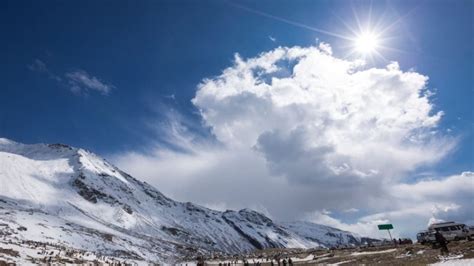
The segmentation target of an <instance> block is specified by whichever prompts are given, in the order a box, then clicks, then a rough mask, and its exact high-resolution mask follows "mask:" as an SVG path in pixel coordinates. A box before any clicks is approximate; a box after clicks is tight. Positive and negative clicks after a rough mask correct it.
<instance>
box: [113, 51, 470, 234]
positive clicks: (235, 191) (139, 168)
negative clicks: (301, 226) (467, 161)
mask: <svg viewBox="0 0 474 266" xmlns="http://www.w3.org/2000/svg"><path fill="white" fill-rule="evenodd" d="M430 96H431V93H430V92H429V90H428V77H426V76H424V75H422V74H419V73H416V72H413V71H408V72H405V71H403V70H401V69H400V67H399V66H398V64H397V63H396V62H392V63H390V64H389V65H387V66H386V67H385V68H370V67H366V66H365V65H364V64H363V62H362V61H359V60H358V61H348V60H342V59H339V58H336V57H334V56H333V55H332V50H331V47H330V46H329V45H328V44H325V43H324V44H323V43H321V44H320V45H319V47H308V48H302V47H292V48H284V47H280V48H277V49H274V50H272V51H269V52H265V53H262V54H260V55H258V56H256V57H254V58H249V59H244V58H241V57H240V56H239V55H236V56H235V63H234V65H232V66H231V67H228V68H227V69H225V70H223V72H222V73H221V74H220V75H218V76H215V77H212V78H207V79H204V80H203V81H202V82H201V83H200V84H199V85H198V87H197V91H196V95H195V97H194V98H193V100H192V102H193V104H194V105H195V106H196V108H197V109H198V110H199V113H200V115H201V118H202V123H203V124H204V126H205V127H207V128H208V129H209V130H210V132H211V135H212V137H213V140H209V139H196V137H195V136H194V135H193V133H192V131H189V130H185V128H186V126H184V127H183V126H180V125H182V123H181V122H180V119H177V118H176V117H174V118H173V119H171V121H174V122H173V123H170V124H169V125H168V127H167V132H169V134H167V135H166V138H167V139H168V142H169V143H174V144H175V145H176V144H177V143H178V145H179V146H180V149H170V148H167V147H165V146H163V145H159V144H155V145H151V147H152V148H150V150H149V151H148V152H147V153H136V152H129V153H125V154H120V155H116V156H115V161H116V162H117V164H118V165H119V166H120V167H123V168H124V169H126V170H128V171H130V172H131V173H132V174H134V175H136V176H138V177H141V178H145V179H146V180H147V181H149V182H150V183H152V184H154V185H155V186H156V187H158V188H159V189H160V190H162V191H163V192H164V193H166V194H169V195H171V196H174V197H175V198H177V199H179V200H190V201H195V202H198V203H201V204H207V205H208V206H212V205H217V206H221V207H222V206H225V207H226V208H241V207H250V206H263V207H264V208H265V210H267V211H268V213H271V214H272V216H273V217H274V218H277V219H283V220H294V219H299V218H302V217H305V218H306V219H311V220H313V221H319V222H322V221H323V220H324V219H327V223H330V222H334V223H335V224H333V226H336V227H341V228H343V229H351V230H352V231H356V232H360V233H369V231H367V230H366V228H369V227H370V226H372V227H374V223H377V222H380V221H385V220H389V219H391V218H392V217H398V216H396V215H397V211H400V210H403V209H404V208H406V206H409V205H404V202H405V201H406V199H405V198H403V197H401V196H400V195H409V194H410V195H411V194H413V190H416V191H417V192H420V193H418V194H421V195H418V196H416V197H419V199H416V198H413V197H415V196H413V197H412V196H410V197H409V198H410V199H411V201H409V202H418V203H419V206H420V207H419V209H416V210H415V209H413V212H415V211H417V210H425V209H426V208H428V206H434V205H433V203H437V204H438V205H436V206H446V204H459V205H460V206H463V205H462V204H464V202H462V203H459V202H457V201H456V200H457V199H458V198H453V197H452V196H453V194H454V193H457V192H458V188H457V187H456V188H455V189H454V190H450V191H446V193H447V196H446V199H445V200H442V201H441V200H438V199H436V200H434V198H433V197H431V194H429V193H431V192H428V191H424V190H423V189H422V188H420V187H417V186H416V185H410V184H409V183H408V181H409V180H408V178H407V177H408V176H409V175H410V174H411V173H414V172H415V171H416V170H417V169H418V168H419V167H420V166H425V167H429V166H430V165H432V164H433V163H436V162H438V161H440V160H441V159H442V158H444V157H445V156H446V155H447V154H449V153H450V152H451V151H452V150H453V148H454V147H455V145H456V139H452V138H449V137H447V136H444V135H443V134H442V132H439V131H438V130H437V125H438V123H439V121H440V119H441V118H442V116H443V112H442V111H435V110H434V106H433V103H432V102H431V101H430ZM215 140H216V141H215ZM424 182H427V181H424ZM417 185H418V186H422V185H420V183H417ZM434 186H436V185H434ZM393 191H397V192H398V194H397V193H394V192H393ZM410 191H411V192H410ZM407 197H408V196H407ZM216 199H218V200H220V201H221V202H222V203H221V202H216ZM355 208H357V209H358V210H363V211H364V212H363V213H375V214H373V215H375V216H371V215H366V216H364V217H362V218H361V220H360V221H359V222H358V223H357V224H356V225H351V224H345V223H343V222H341V221H339V220H338V219H335V218H333V217H331V216H330V215H331V214H330V213H329V212H328V211H323V210H331V211H332V210H334V211H336V212H337V211H339V212H344V210H351V211H352V212H356V211H355ZM315 210H316V211H315ZM317 210H321V211H317ZM424 213H425V212H424ZM310 214H311V215H312V216H311V215H310ZM377 214H379V215H378V216H377ZM382 214H385V216H384V215H382ZM401 216H403V215H401ZM425 216H426V215H425ZM425 216H423V217H424V218H427V219H428V218H429V217H428V216H426V217H425ZM308 217H309V218H308ZM337 222H338V223H339V224H337ZM423 223H424V224H426V223H427V221H423ZM367 224H368V225H367ZM346 225H347V226H350V227H347V226H346ZM367 226H368V227H367ZM364 228H365V229H364ZM364 230H365V231H364ZM370 233H373V230H371V231H370Z"/></svg>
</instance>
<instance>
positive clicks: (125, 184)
mask: <svg viewBox="0 0 474 266" xmlns="http://www.w3.org/2000/svg"><path fill="white" fill-rule="evenodd" d="M0 151H1V152H0V224H6V225H7V227H6V228H7V229H8V230H10V231H13V232H17V229H16V228H20V227H21V228H27V229H26V230H22V231H21V232H17V233H16V234H15V237H17V238H16V239H20V240H28V241H37V242H48V243H56V244H58V245H59V244H61V245H66V246H68V247H75V248H81V249H85V250H89V251H96V252H101V253H110V254H115V252H117V250H120V251H122V253H121V254H126V256H129V257H133V258H141V259H143V260H148V261H156V262H173V261H175V260H176V259H179V258H183V257H186V256H190V255H193V256H194V255H197V254H205V253H208V254H210V253H213V252H220V253H226V254H235V253H242V252H248V251H251V250H254V249H263V248H272V247H273V248H280V247H289V248H311V247H316V246H331V245H334V243H337V244H338V245H341V244H347V245H355V244H357V239H355V238H354V237H351V236H352V235H351V233H348V232H342V231H340V232H332V231H329V230H330V229H325V228H323V227H318V228H317V229H318V230H315V229H314V228H311V225H310V224H305V228H304V230H302V229H301V230H298V229H299V228H302V227H301V226H298V225H297V224H295V226H293V227H292V226H286V225H284V224H282V223H279V222H277V221H273V220H271V219H270V218H268V217H266V216H265V215H263V214H261V213H259V212H257V211H254V210H251V209H242V210H240V211H226V212H220V211H215V210H210V209H208V208H205V207H201V206H199V205H196V204H193V203H181V202H177V201H174V200H172V199H169V198H167V197H165V196H164V195H163V194H161V193H160V192H159V191H158V190H157V189H155V188H154V187H152V186H151V185H148V184H146V183H145V182H141V181H139V180H137V179H135V178H133V177H132V176H130V175H128V174H126V173H125V172H123V171H121V170H120V169H119V168H117V167H116V166H114V165H112V164H111V163H109V162H107V161H106V160H105V159H103V158H101V157H99V156H98V155H96V154H94V153H92V152H89V151H86V150H84V149H80V148H74V147H71V146H69V145H65V144H21V143H16V142H14V141H11V140H8V139H0ZM314 226H315V227H317V225H314ZM2 228H5V227H0V234H2V230H4V229H2ZM10 231H9V232H10ZM321 232H322V233H321ZM324 233H328V234H324ZM4 235H5V234H4ZM321 236H323V237H322V238H321V239H319V238H318V237H321ZM14 239H15V238H13V239H12V241H14Z"/></svg>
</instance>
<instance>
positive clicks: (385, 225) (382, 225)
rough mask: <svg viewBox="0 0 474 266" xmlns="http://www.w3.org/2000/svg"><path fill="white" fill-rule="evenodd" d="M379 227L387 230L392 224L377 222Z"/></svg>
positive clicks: (391, 227)
mask: <svg viewBox="0 0 474 266" xmlns="http://www.w3.org/2000/svg"><path fill="white" fill-rule="evenodd" d="M377 226H378V227H379V230H389V229H393V225H392V224H379V225H377Z"/></svg>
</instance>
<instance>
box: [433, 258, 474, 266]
mask: <svg viewBox="0 0 474 266" xmlns="http://www.w3.org/2000/svg"><path fill="white" fill-rule="evenodd" d="M430 265H443V266H444V265H446V266H448V265H450V266H472V265H474V259H472V258H471V259H454V260H444V261H440V262H437V263H433V264H430Z"/></svg>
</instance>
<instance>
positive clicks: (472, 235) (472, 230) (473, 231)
mask: <svg viewBox="0 0 474 266" xmlns="http://www.w3.org/2000/svg"><path fill="white" fill-rule="evenodd" d="M468 230H469V236H468V237H467V238H468V239H469V240H474V226H468Z"/></svg>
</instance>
